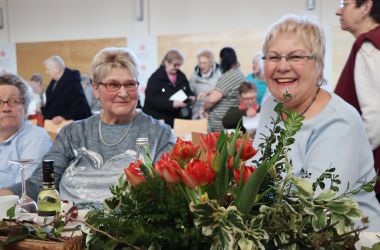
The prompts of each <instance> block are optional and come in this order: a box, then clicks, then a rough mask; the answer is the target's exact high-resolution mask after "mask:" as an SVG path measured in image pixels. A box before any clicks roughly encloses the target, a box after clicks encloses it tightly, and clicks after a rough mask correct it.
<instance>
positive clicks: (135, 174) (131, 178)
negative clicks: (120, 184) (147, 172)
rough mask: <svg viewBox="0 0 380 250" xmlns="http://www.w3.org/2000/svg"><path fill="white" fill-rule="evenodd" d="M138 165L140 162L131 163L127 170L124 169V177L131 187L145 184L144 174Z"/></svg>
mask: <svg viewBox="0 0 380 250" xmlns="http://www.w3.org/2000/svg"><path fill="white" fill-rule="evenodd" d="M140 165H141V162H133V163H131V164H129V166H128V167H127V168H124V172H125V175H126V176H127V179H128V182H129V184H131V186H132V187H135V186H137V185H138V184H140V183H143V182H145V177H144V173H143V172H142V171H141V168H140Z"/></svg>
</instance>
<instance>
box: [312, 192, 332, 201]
mask: <svg viewBox="0 0 380 250" xmlns="http://www.w3.org/2000/svg"><path fill="white" fill-rule="evenodd" d="M335 196H336V192H335V191H333V190H326V191H323V192H322V193H320V194H319V195H318V196H317V197H316V198H315V200H316V201H329V200H332V199H333V198H334V197H335Z"/></svg>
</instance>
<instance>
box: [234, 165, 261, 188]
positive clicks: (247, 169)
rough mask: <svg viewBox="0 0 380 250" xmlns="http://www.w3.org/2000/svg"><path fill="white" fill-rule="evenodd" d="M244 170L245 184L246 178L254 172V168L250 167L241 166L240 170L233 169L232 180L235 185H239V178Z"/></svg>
mask: <svg viewBox="0 0 380 250" xmlns="http://www.w3.org/2000/svg"><path fill="white" fill-rule="evenodd" d="M243 169H244V183H246V182H247V180H248V178H249V177H250V176H251V175H252V174H253V172H255V170H256V167H252V166H242V167H241V169H240V170H239V169H234V178H235V181H236V183H237V184H239V183H240V179H241V176H242V175H243Z"/></svg>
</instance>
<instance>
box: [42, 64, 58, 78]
mask: <svg viewBox="0 0 380 250" xmlns="http://www.w3.org/2000/svg"><path fill="white" fill-rule="evenodd" d="M45 69H46V71H45V72H46V74H48V75H49V76H50V77H51V78H53V79H54V80H56V81H57V80H59V76H60V75H59V68H58V66H57V65H55V64H54V63H45Z"/></svg>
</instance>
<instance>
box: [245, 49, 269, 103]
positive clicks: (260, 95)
mask: <svg viewBox="0 0 380 250" xmlns="http://www.w3.org/2000/svg"><path fill="white" fill-rule="evenodd" d="M262 56H263V53H261V52H257V53H255V54H254V55H253V57H252V73H250V74H248V75H247V76H246V78H245V79H246V80H247V81H249V82H250V83H252V84H254V85H255V86H256V88H257V104H259V105H261V104H262V103H263V100H264V97H265V96H266V92H267V91H266V90H267V85H266V84H265V81H264V72H263V70H262V69H261V57H262Z"/></svg>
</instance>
